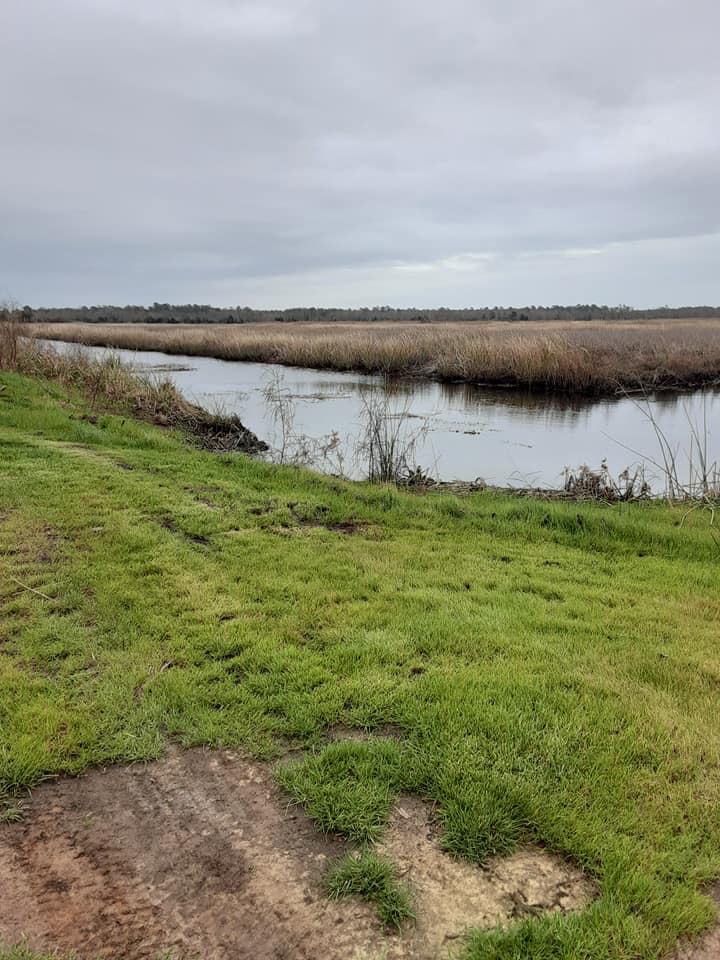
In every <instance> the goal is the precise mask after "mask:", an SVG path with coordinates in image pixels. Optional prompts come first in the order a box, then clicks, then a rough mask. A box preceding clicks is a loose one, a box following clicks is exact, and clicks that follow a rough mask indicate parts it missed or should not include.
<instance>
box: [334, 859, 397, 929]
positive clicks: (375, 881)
mask: <svg viewBox="0 0 720 960" xmlns="http://www.w3.org/2000/svg"><path fill="white" fill-rule="evenodd" d="M325 890H326V892H327V894H328V896H329V897H332V898H333V899H335V900H339V899H340V898H341V897H351V896H359V897H362V898H363V900H367V902H368V903H372V904H374V905H375V908H376V910H377V913H378V916H379V917H380V919H381V920H382V922H383V923H384V924H385V925H386V926H388V927H395V928H396V929H397V930H399V929H400V928H401V927H402V924H403V923H404V922H405V921H407V920H414V919H415V912H414V910H413V901H412V894H411V892H410V889H409V888H408V887H407V886H406V885H405V884H403V883H401V882H400V881H399V879H398V876H397V871H396V869H395V867H394V865H393V864H392V863H390V862H389V861H388V860H385V859H384V858H383V857H379V856H378V855H377V854H375V853H370V852H368V851H365V852H363V853H361V854H360V855H353V854H349V855H348V856H346V857H343V858H342V859H341V860H338V861H337V862H336V863H334V864H333V865H332V866H331V867H330V869H329V870H328V873H327V875H326V877H325Z"/></svg>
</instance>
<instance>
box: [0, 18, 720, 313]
mask: <svg viewBox="0 0 720 960" xmlns="http://www.w3.org/2000/svg"><path fill="white" fill-rule="evenodd" d="M3 19H4V27H3V31H2V35H1V36H0V72H1V73H2V74H3V77H2V84H1V87H0V119H2V130H3V136H2V138H1V140H0V169H1V170H2V178H1V179H0V223H2V231H1V233H0V297H2V296H12V297H14V298H15V299H18V300H21V301H23V302H30V303H33V304H36V305H41V304H56V305H59V304H63V303H81V302H86V303H87V302H123V303H124V302H149V301H153V300H162V301H166V300H167V301H175V302H179V301H194V302H212V303H222V304H244V303H250V304H252V305H257V306H287V305H292V304H297V303H315V304H318V305H329V304H334V305H361V304H372V303H392V304H395V305H398V306H401V305H426V306H433V305H441V304H445V305H450V306H460V305H466V304H485V303H515V304H520V303H539V302H574V301H578V300H588V301H595V302H603V301H606V302H611V303H614V302H621V301H622V302H630V303H635V304H637V305H649V304H661V303H675V304H679V303H687V302H714V303H718V302H720V274H719V273H718V271H717V269H715V267H714V264H716V263H717V260H718V253H719V252H720V182H719V181H718V177H717V169H718V161H719V160H720V126H719V125H718V124H717V107H718V104H719V103H720V68H719V67H718V58H717V52H716V38H717V36H718V33H720V6H718V4H717V3H715V2H714V0H687V2H686V3H684V4H679V3H677V2H675V0H672V2H670V0H605V2H604V3H602V4H592V3H589V2H587V0H583V2H580V0H539V2H537V3H533V4H530V3H527V2H522V3H521V2H519V0H503V2H501V0H444V2H443V3H442V4H440V3H437V2H430V0H382V2H380V0H366V2H364V3H362V4H344V3H337V0H263V2H242V0H235V2H231V0H172V2H171V0H153V2H152V3H147V2H141V0H64V2H63V3H57V0H33V2H32V3H27V2H25V0H23V2H20V0H10V2H9V4H8V5H6V10H5V15H4V18H3Z"/></svg>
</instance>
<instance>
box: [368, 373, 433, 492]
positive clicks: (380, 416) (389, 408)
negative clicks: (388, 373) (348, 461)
mask: <svg viewBox="0 0 720 960" xmlns="http://www.w3.org/2000/svg"><path fill="white" fill-rule="evenodd" d="M392 400H393V394H392V392H391V391H390V390H389V389H387V388H370V389H369V390H366V391H364V393H363V397H362V424H363V428H362V435H361V438H360V440H359V442H358V453H359V455H360V456H361V458H362V461H363V463H364V465H365V472H366V476H367V479H368V480H369V481H370V482H371V483H401V484H402V483H406V484H407V483H408V482H410V481H411V480H412V478H413V477H414V478H415V481H417V480H418V478H419V477H425V476H426V474H425V472H424V471H422V470H421V468H420V467H418V466H417V465H416V451H417V446H418V444H419V443H420V441H421V440H422V439H423V438H424V437H425V435H426V434H427V430H428V424H427V421H423V422H422V423H421V425H420V426H419V427H417V428H416V429H411V428H410V426H409V422H410V411H409V406H408V404H407V403H406V404H405V406H403V407H401V408H399V409H395V408H394V407H393V402H392Z"/></svg>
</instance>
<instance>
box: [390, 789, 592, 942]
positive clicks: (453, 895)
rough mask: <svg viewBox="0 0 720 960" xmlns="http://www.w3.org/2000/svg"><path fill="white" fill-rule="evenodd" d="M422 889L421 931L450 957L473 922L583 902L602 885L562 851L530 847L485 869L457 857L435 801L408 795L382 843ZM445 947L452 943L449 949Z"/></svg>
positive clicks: (418, 897) (418, 896)
mask: <svg viewBox="0 0 720 960" xmlns="http://www.w3.org/2000/svg"><path fill="white" fill-rule="evenodd" d="M379 852H381V853H384V854H385V855H386V856H388V857H389V858H390V859H391V860H393V861H394V862H395V864H396V865H397V867H398V869H399V872H400V874H401V876H402V877H403V878H404V879H406V880H409V881H410V882H411V884H412V887H413V889H414V891H415V912H416V916H417V921H416V930H415V932H414V936H415V937H416V938H417V940H418V941H419V942H420V943H422V944H423V949H424V950H426V951H429V955H430V956H435V957H439V956H444V955H446V953H447V946H448V945H449V944H453V943H456V942H457V941H458V938H461V937H462V934H463V932H465V931H466V930H467V929H468V928H470V927H478V926H480V927H490V926H493V925H494V924H496V923H498V922H502V921H503V920H507V919H508V918H520V917H525V916H532V915H536V914H539V913H543V912H544V911H557V910H559V911H563V912H567V911H569V910H579V909H582V907H584V906H585V905H586V904H587V903H589V901H590V900H592V899H593V897H595V896H596V895H597V890H596V888H595V885H594V884H593V883H592V882H591V881H590V880H589V879H588V878H586V877H584V876H583V874H582V873H581V872H580V871H579V870H577V869H575V868H574V867H572V866H570V865H569V864H568V863H566V862H564V861H563V860H562V859H560V858H559V857H555V856H553V855H552V854H549V853H547V852H546V851H544V850H540V849H538V848H533V847H527V848H525V849H522V850H519V851H517V852H516V853H514V854H513V855H512V856H509V857H504V858H498V859H495V860H492V861H491V862H490V863H489V864H488V867H487V869H485V870H479V869H478V868H477V867H476V866H474V865H473V864H471V863H468V862H467V861H462V860H457V859H454V858H451V857H449V856H448V855H447V854H446V853H444V852H443V850H442V848H441V846H440V836H439V832H438V828H437V825H436V818H435V817H434V815H433V811H432V808H431V807H430V805H429V804H427V803H424V802H423V801H422V800H419V799H418V798H416V797H402V798H401V799H400V800H399V801H398V802H397V803H396V804H395V808H394V810H393V814H392V817H391V820H390V823H389V824H388V828H387V830H386V833H385V838H384V840H383V842H382V844H380V846H379ZM443 948H445V949H444V950H443Z"/></svg>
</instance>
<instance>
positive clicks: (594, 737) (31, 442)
mask: <svg viewBox="0 0 720 960" xmlns="http://www.w3.org/2000/svg"><path fill="white" fill-rule="evenodd" d="M93 421H95V422H93ZM719 560H720V547H719V546H718V542H717V539H716V537H714V536H713V530H712V528H711V527H710V525H709V518H708V515H707V514H706V513H702V512H701V511H695V512H694V513H692V514H690V515H689V516H687V517H685V518H683V510H682V509H680V508H676V509H672V508H669V507H667V506H664V505H661V504H657V503H648V504H642V505H639V504H634V505H633V504H621V505H618V506H615V507H607V506H605V505H600V504H582V505H579V504H573V503H546V502H540V501H536V500H532V499H522V500H519V499H515V498H513V497H512V496H508V495H501V494H497V493H493V492H481V493H478V494H474V495H472V496H469V497H466V498H463V499H460V498H457V497H453V496H450V495H429V496H425V497H414V496H412V495H409V494H403V493H400V492H398V491H397V490H395V489H391V488H385V487H371V486H368V485H362V484H360V485H354V484H349V483H340V482H338V481H334V480H330V479H326V478H321V477H320V476H317V475H314V474H311V473H308V472H301V471H297V470H294V469H291V468H278V467H273V466H271V465H269V464H267V463H263V462H259V461H256V460H253V459H250V458H248V457H246V456H243V455H239V454H232V455H220V456H219V455H216V454H212V453H207V452H203V451H201V450H198V449H194V448H192V447H191V446H189V445H187V444H186V443H183V441H182V439H181V438H180V437H179V436H177V435H175V434H174V433H172V432H170V431H167V430H162V429H160V428H158V427H155V426H151V425H148V424H144V423H139V422H136V421H134V420H132V419H126V418H120V417H114V416H110V415H103V414H101V415H99V416H95V417H92V418H89V417H88V416H87V410H86V409H85V408H84V407H83V405H82V403H81V402H80V401H79V400H78V399H77V398H76V397H74V396H73V395H68V394H67V393H66V392H65V391H64V390H63V388H61V387H60V386H57V385H53V384H49V383H47V382H40V381H34V380H29V379H27V378H23V377H20V376H17V375H13V374H0V563H1V566H0V592H1V596H0V599H1V602H2V607H3V617H2V620H1V621H0V794H2V796H3V797H4V801H3V802H4V807H3V809H4V810H5V812H6V815H12V810H13V807H14V806H15V805H16V803H17V798H18V796H21V795H22V791H23V790H25V789H26V788H28V787H32V786H33V785H35V784H37V783H38V782H39V781H40V780H41V779H43V778H44V777H48V776H50V775H53V774H58V773H62V772H67V773H73V774H79V773H81V772H82V771H83V770H86V769H87V768H88V767H89V766H90V765H93V764H100V763H104V764H106V763H128V762H131V761H135V760H140V759H145V758H151V757H157V756H159V755H160V754H161V753H162V751H163V748H164V745H165V744H167V743H168V741H169V740H174V741H177V742H179V743H180V744H182V745H184V746H190V745H197V744H208V745H230V746H236V747H241V748H243V749H245V750H247V751H250V752H251V753H253V754H254V755H255V756H258V757H261V758H273V757H277V756H279V755H281V754H282V752H283V750H285V749H287V747H288V746H293V745H302V746H306V747H310V748H314V752H311V753H310V754H309V755H308V756H307V758H306V759H305V760H304V761H302V762H300V763H299V764H298V765H295V766H293V767H291V768H286V769H284V771H282V772H281V773H280V778H281V780H282V782H283V784H284V786H285V788H286V789H287V791H288V793H289V795H290V796H291V797H292V798H294V799H295V800H296V801H298V802H301V803H302V804H303V806H304V807H305V809H306V810H307V811H308V812H309V814H310V815H311V816H312V817H313V818H314V819H315V820H316V822H317V823H318V824H319V825H320V826H321V827H323V828H327V829H333V830H336V831H338V832H340V833H341V834H343V835H345V836H348V837H350V838H352V839H354V840H356V841H358V842H359V843H363V842H365V841H368V840H372V839H374V838H376V837H378V836H380V835H381V834H382V830H383V825H384V823H385V820H386V818H387V816H388V811H389V809H390V805H391V802H392V798H393V797H394V796H395V795H396V794H397V793H398V792H400V791H402V792H409V793H414V794H417V795H419V796H422V797H426V798H429V799H431V800H433V801H436V802H437V804H438V810H439V814H440V817H441V819H442V823H443V830H444V843H445V846H446V848H447V849H448V850H450V851H451V852H453V853H454V854H456V855H457V856H460V857H465V858H469V859H470V860H472V861H476V862H480V863H482V862H483V861H484V860H485V859H486V858H487V857H488V856H490V855H492V854H494V853H505V852H509V851H511V850H513V849H514V847H516V846H517V845H518V844H519V843H523V842H525V841H532V842H534V843H537V844H540V845H542V846H545V847H547V848H549V849H551V850H553V851H556V852H558V853H559V854H561V855H562V856H564V857H566V858H568V859H569V860H571V861H572V862H574V863H576V864H579V865H580V866H582V868H584V870H586V871H587V872H588V873H589V875H591V876H592V877H593V878H594V879H595V880H596V881H597V884H598V887H599V890H600V896H599V898H598V899H597V900H596V901H594V902H593V903H592V904H591V906H589V907H588V908H587V909H586V910H585V911H583V912H582V913H580V914H570V915H568V916H560V915H551V916H548V917H544V918H535V919H528V920H524V921H522V922H519V923H517V924H516V925H514V926H512V927H511V928H510V929H509V930H507V931H504V932H503V931H494V932H491V933H478V934H477V935H475V936H473V937H471V939H470V941H469V942H468V945H467V950H466V958H467V960H489V958H493V960H510V958H513V960H519V958H522V960H551V958H552V960H581V958H585V960H590V958H592V960H611V958H612V960H637V958H645V960H650V958H656V957H658V956H660V955H662V954H663V953H664V952H666V951H669V950H670V949H671V948H672V946H673V944H674V943H675V942H676V941H677V940H678V938H680V937H681V936H683V935H688V934H690V935H692V934H695V933H697V932H698V931H700V930H701V929H702V928H703V927H705V926H706V925H707V924H709V923H710V922H711V921H712V919H713V908H712V906H711V903H710V901H709V900H708V899H707V898H706V897H705V896H704V895H703V892H702V891H703V888H704V885H705V884H707V883H708V882H709V881H711V880H712V879H714V878H717V877H718V876H719V875H720V819H719V818H718V798H719V797H720V712H719V711H718V695H719V692H720V651H719V650H718V642H717V641H718V626H717V625H718V621H719V618H720V579H719V578H718V575H717V571H718V561H719ZM138 690H141V691H142V696H138V693H137V691H138ZM339 723H341V724H345V725H348V726H350V727H363V728H367V729H371V730H372V729H377V728H382V727H383V726H384V725H387V724H392V725H394V727H395V728H396V729H397V730H398V731H399V733H400V736H399V737H398V738H397V739H386V740H379V739H375V740H370V741H367V742H365V743H363V742H358V743H353V744H352V745H347V744H334V743H330V744H328V743H327V741H326V739H325V736H324V734H325V732H326V730H327V729H328V728H329V727H330V726H332V725H333V724H339ZM281 770H282V768H281ZM0 829H2V827H1V826H0ZM375 872H376V876H375V880H374V881H373V882H374V886H373V890H377V889H381V890H387V889H389V885H390V884H391V882H392V877H391V876H390V875H388V874H387V873H383V871H382V870H377V869H376V871H375ZM362 882H363V883H369V882H370V881H369V880H368V875H367V873H366V875H365V879H364V880H363V881H362ZM359 883H360V881H359V880H358V878H357V877H354V876H350V875H349V874H348V873H347V871H346V872H345V874H338V876H337V877H336V878H335V880H334V881H332V882H331V884H330V888H331V891H332V892H333V893H334V894H336V895H338V894H340V893H343V892H344V891H345V889H346V888H348V889H356V888H357V886H358V884H359ZM333 884H334V885H333ZM378 896H380V895H378ZM0 956H3V957H4V956H9V957H13V958H14V957H22V958H23V960H26V954H25V953H24V952H19V953H13V952H10V953H9V954H3V953H2V949H1V948H0Z"/></svg>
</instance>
